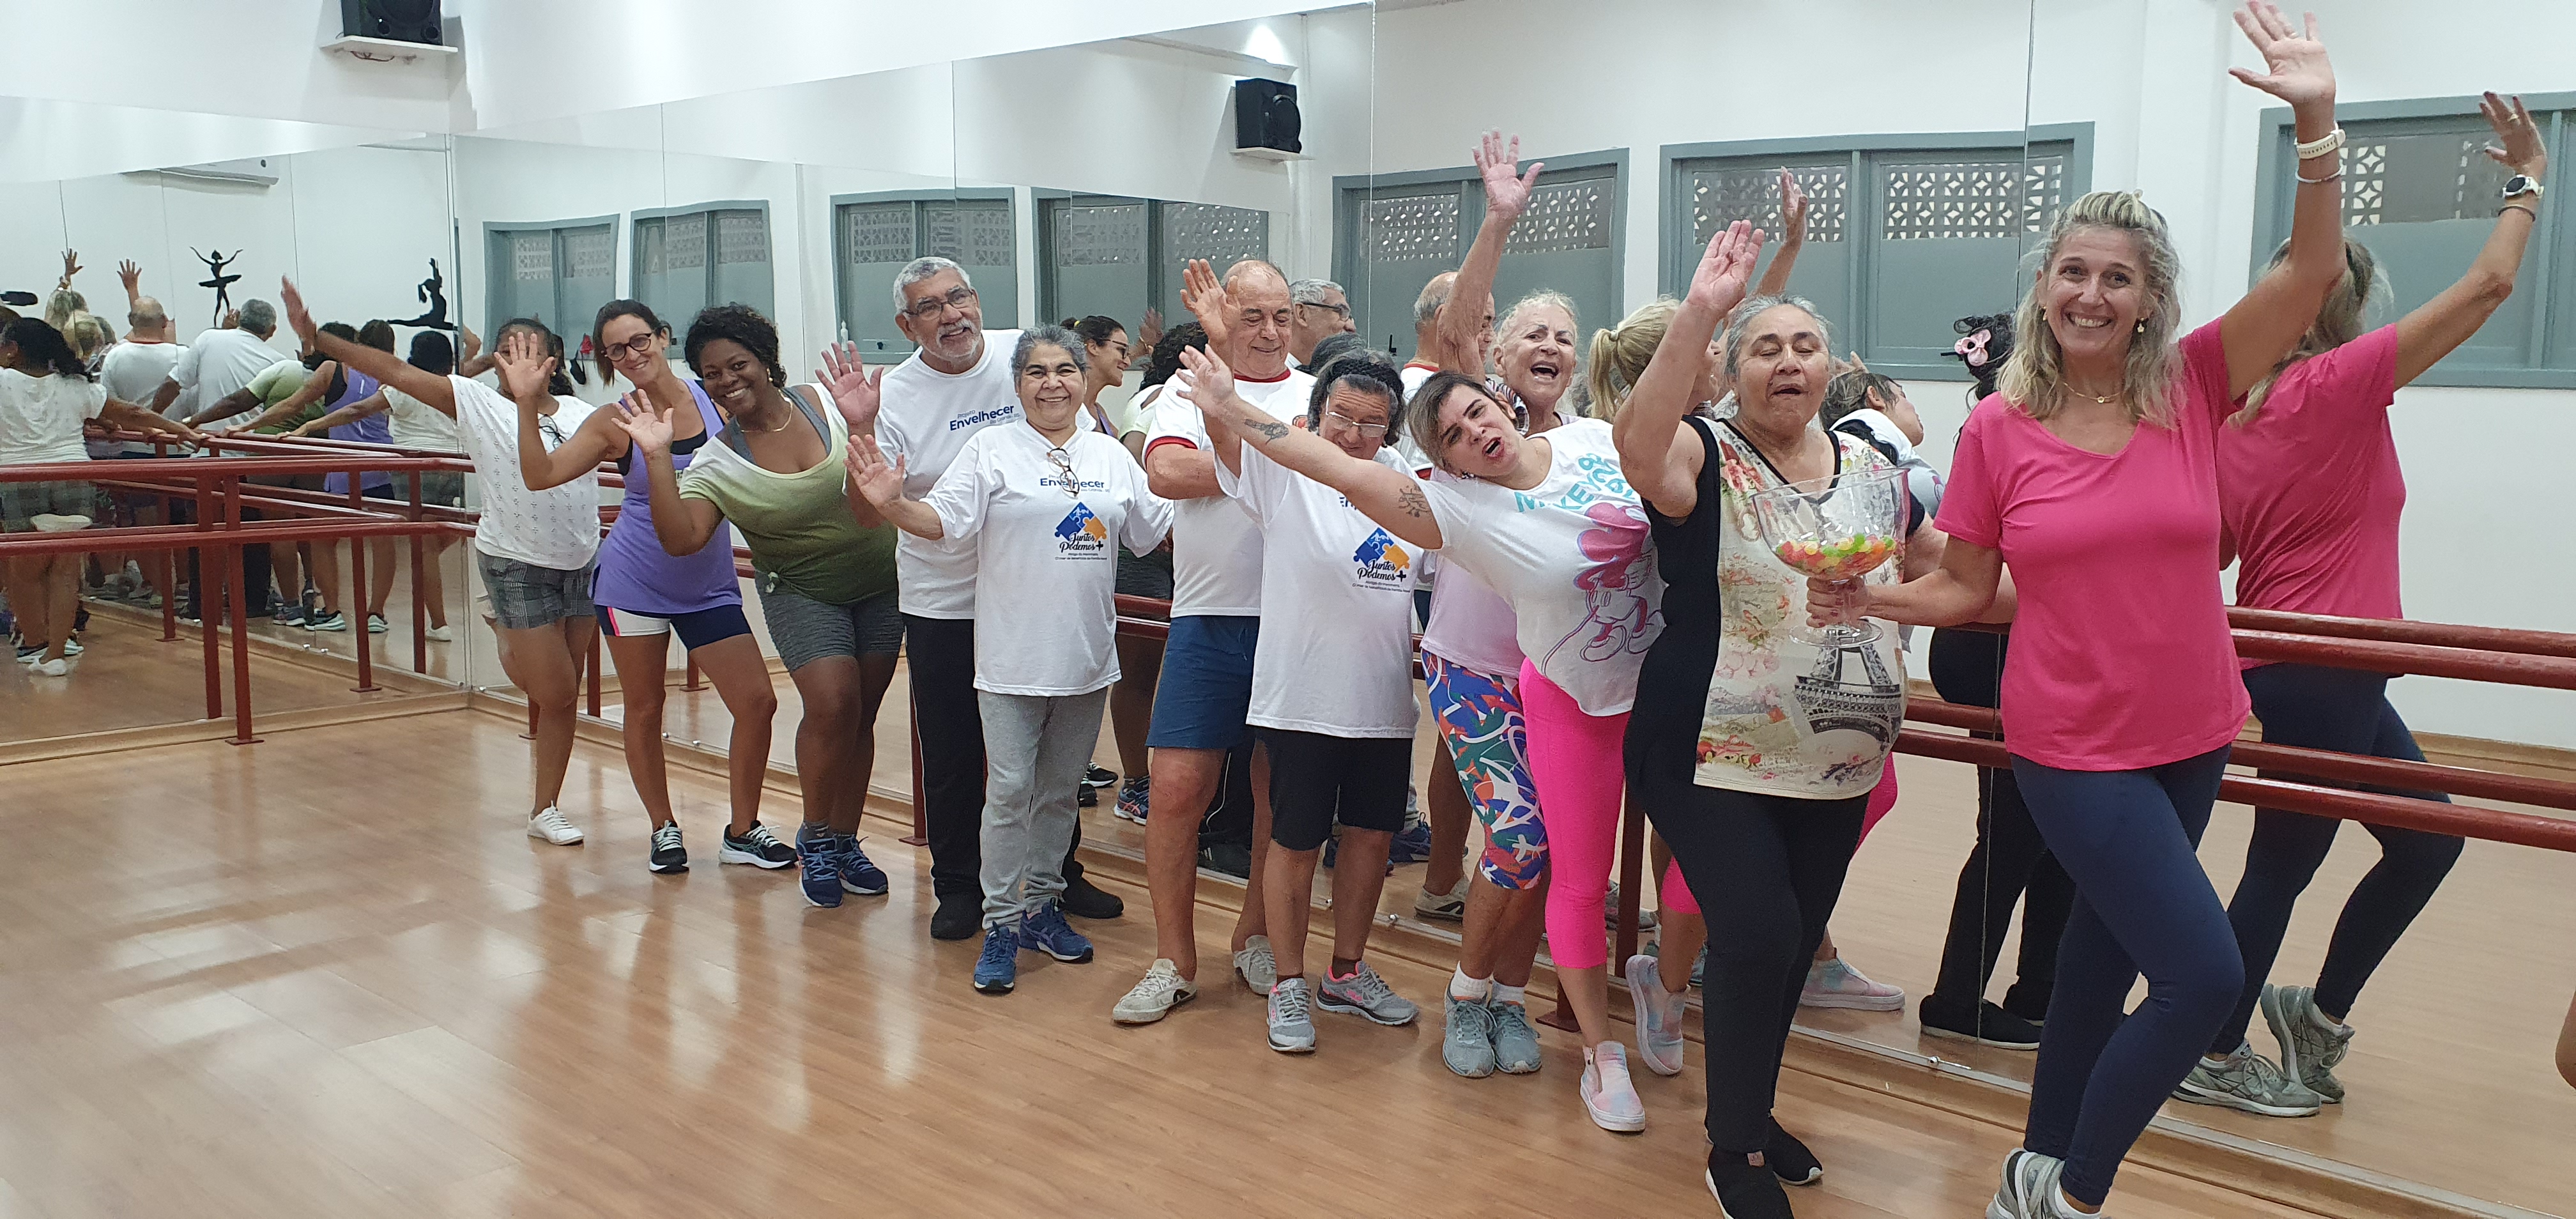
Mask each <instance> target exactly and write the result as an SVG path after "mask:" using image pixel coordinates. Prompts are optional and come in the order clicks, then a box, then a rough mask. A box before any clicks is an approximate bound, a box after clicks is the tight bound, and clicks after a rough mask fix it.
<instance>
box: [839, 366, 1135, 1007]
mask: <svg viewBox="0 0 2576 1219" xmlns="http://www.w3.org/2000/svg"><path fill="white" fill-rule="evenodd" d="M1083 337H1084V336H1082V335H1080V334H1077V333H1076V332H1074V331H1072V330H1069V329H1066V328H1064V327H1061V326H1039V327H1036V328H1033V329H1030V330H1027V331H1023V332H1022V333H1021V334H1020V336H1019V339H1018V342H1017V344H1016V346H1015V350H1014V351H1013V352H1012V354H1011V356H1010V366H1011V367H1012V368H1014V369H1016V370H1017V372H1016V374H1015V378H1014V384H1015V386H1016V389H1017V393H1018V398H1019V404H1020V417H1019V419H1018V421H1017V422H1015V423H1012V424H1009V425H1005V426H1001V427H992V428H985V429H983V430H981V431H978V432H977V433H976V434H975V436H974V438H973V439H970V440H968V441H967V442H966V447H965V448H964V449H962V450H960V451H959V452H958V454H957V456H956V457H955V458H954V459H953V460H951V461H950V462H949V464H948V470H947V472H946V473H945V474H942V475H940V477H939V481H938V482H937V483H936V484H934V485H932V487H931V489H930V494H929V495H927V496H925V497H923V498H922V499H919V500H914V499H909V498H906V497H905V495H904V494H903V487H904V483H905V479H904V470H903V464H904V461H903V458H901V457H896V458H893V459H891V460H889V459H888V458H887V457H886V456H885V454H884V452H883V451H882V450H880V449H879V448H878V447H877V445H876V444H875V442H874V441H873V440H871V439H869V438H866V437H862V438H861V439H860V440H859V442H858V445H857V449H856V451H855V452H854V453H853V454H852V455H851V458H850V478H851V483H852V485H853V486H854V487H855V488H857V490H858V492H859V493H860V494H861V495H863V496H865V497H866V499H867V501H868V503H870V504H871V505H874V506H875V507H876V509H877V510H878V511H879V512H882V513H883V514H884V515H885V516H886V518H887V519H888V520H890V521H892V522H894V524H895V525H896V526H897V527H899V528H901V529H902V530H903V531H904V532H906V533H908V534H912V535H914V536H916V537H922V538H927V539H930V540H933V541H937V540H941V539H954V540H956V541H958V542H971V543H974V545H975V547H976V551H977V556H978V557H977V560H976V565H975V605H976V616H977V618H978V620H979V626H980V628H981V629H980V630H979V631H978V633H977V635H976V643H975V692H976V694H975V697H976V702H977V704H978V706H979V708H980V710H981V712H982V719H983V726H984V756H985V758H986V759H988V761H989V765H990V770H989V772H988V776H987V778H986V780H985V796H984V813H983V824H982V826H981V830H980V834H981V847H982V852H981V859H982V876H981V881H982V884H983V892H984V902H983V922H984V949H983V952H982V953H981V954H979V955H978V956H977V958H976V961H975V970H974V985H975V989H976V990H978V991H981V992H983V993H985V994H988V995H999V994H1008V993H1010V991H1011V990H1012V989H1014V988H1015V987H1016V986H1017V985H1018V979H1019V954H1020V953H1021V952H1022V951H1035V952H1043V953H1045V954H1046V955H1048V956H1050V957H1053V958H1054V959H1056V960H1058V961H1063V962H1067V963H1070V964H1084V963H1088V962H1089V961H1090V960H1091V959H1092V955H1093V953H1092V947H1091V941H1090V940H1089V939H1087V938H1085V937H1084V936H1083V935H1082V933H1080V932H1078V931H1075V930H1074V929H1073V927H1072V925H1071V924H1069V923H1067V922H1066V921H1065V917H1064V911H1063V910H1062V908H1061V907H1060V904H1059V902H1060V898H1061V896H1062V894H1063V892H1064V885H1065V877H1064V873H1063V866H1062V861H1063V859H1064V856H1065V855H1066V853H1067V852H1069V851H1070V850H1071V849H1072V847H1073V836H1074V829H1075V827H1076V825H1077V824H1079V822H1080V819H1081V812H1080V810H1079V809H1078V808H1077V807H1076V805H1075V803H1074V797H1075V790H1076V788H1077V787H1078V786H1079V785H1080V784H1081V782H1082V777H1083V771H1084V770H1085V769H1086V768H1087V767H1089V766H1090V764H1091V754H1092V751H1093V750H1094V749H1096V748H1098V747H1099V744H1100V718H1101V713H1102V711H1103V709H1104V708H1105V707H1106V706H1107V704H1108V699H1109V687H1110V686H1111V685H1112V684H1113V683H1114V682H1116V681H1117V680H1118V659H1117V650H1116V648H1115V647H1114V646H1113V643H1112V641H1113V640H1114V638H1115V637H1116V635H1117V630H1118V609H1117V604H1116V598H1115V596H1114V593H1115V589H1116V585H1117V549H1118V548H1119V547H1120V546H1124V547H1125V548H1126V549H1128V550H1131V551H1135V550H1152V549H1154V548H1155V547H1158V546H1160V545H1162V543H1163V537H1164V535H1165V534H1166V533H1168V532H1170V530H1171V525H1172V506H1171V504H1170V502H1169V501H1166V500H1164V499H1162V498H1161V497H1159V496H1156V495H1155V494H1154V493H1153V492H1152V491H1150V490H1149V489H1147V487H1146V485H1145V472H1144V471H1143V470H1141V469H1139V468H1138V467H1137V465H1136V459H1135V458H1134V457H1133V456H1132V455H1130V454H1129V453H1128V452H1127V449H1126V446H1124V445H1121V444H1119V443H1118V441H1117V440H1116V439H1115V438H1113V437H1111V436H1109V435H1108V434H1107V433H1106V432H1103V431H1101V430H1100V429H1098V428H1096V427H1094V426H1092V421H1091V420H1090V419H1088V418H1086V417H1085V416H1086V414H1087V412H1086V411H1085V410H1084V405H1083V400H1082V394H1083V386H1084V383H1085V377H1084V363H1085V358H1086V357H1085V351H1084V345H1083Z"/></svg>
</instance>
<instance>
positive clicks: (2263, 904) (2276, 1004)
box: [2175, 93, 2549, 1116]
mask: <svg viewBox="0 0 2576 1219" xmlns="http://www.w3.org/2000/svg"><path fill="white" fill-rule="evenodd" d="M2480 108H2481V110H2482V111H2483V112H2484V114H2485V115H2486V119H2487V122H2488V124H2489V125H2490V126H2491V127H2492V128H2493V129H2494V131H2495V135H2496V143H2495V144H2493V145H2491V146H2490V147H2489V148H2488V151H2487V156H2488V157H2489V158H2490V159H2491V160H2493V161H2495V162H2496V163H2498V164H2500V165H2502V166H2503V167H2504V168H2505V169H2507V170H2509V171H2511V173H2512V175H2513V176H2512V177H2511V178H2510V179H2509V180H2508V181H2507V182H2506V183H2505V189H2504V194H2503V196H2502V197H2501V199H2500V200H2499V204H2500V210H2499V211H2497V213H2496V218H2495V225H2494V227H2493V228H2492V229H2491V230H2490V231H2489V232H2488V234H2487V240H2486V245H2485V247H2484V248H2483V249H2481V250H2479V251H2478V256H2477V258H2476V259H2475V260H2474V261H2473V262H2472V263H2471V264H2470V266H2469V270H2468V273H2467V274H2465V275H2463V276H2461V277H2460V279H2459V281H2458V282H2457V283H2454V284H2452V285H2451V286H2450V287H2449V288H2448V289H2445V290H2444V291H2442V292H2441V293H2439V294H2438V295H2436V296H2434V297H2433V299H2431V300H2429V301H2426V302H2425V303H2424V304H2423V305H2421V306H2419V307H2418V308H2416V309H2415V310H2414V311H2412V312H2410V313H2408V314H2407V315H2406V316H2404V317H2402V318H2399V319H2397V321H2396V322H2395V323H2394V324H2392V325H2388V326H2382V327H2380V328H2378V329H2376V330H2371V331H2367V332H2365V331H2364V330H2363V328H2362V319H2363V315H2364V312H2365V311H2366V309H2367V308H2368V306H2369V305H2370V303H2371V301H2372V300H2373V299H2374V297H2375V296H2377V295H2378V294H2379V293H2380V292H2381V285H2382V284H2383V282H2384V281H2383V280H2382V278H2381V275H2380V271H2379V268H2378V265H2377V263H2376V261H2375V260H2374V259H2373V258H2372V257H2371V253H2370V249H2369V247H2367V246H2364V245H2362V244H2361V243H2359V242H2357V241H2349V240H2347V241H2346V242H2345V243H2344V257H2343V264H2344V265H2343V267H2342V275H2341V277H2340V278H2338V279H2337V280H2336V282H2335V286H2334V290H2333V291H2332V292H2330V293H2328V294H2327V296H2326V299H2325V305H2324V307H2323V309H2322V310H2321V311H2320V312H2319V313H2318V315H2317V320H2316V324H2315V325H2314V326H2312V327H2310V328H2309V330H2308V332H2307V334H2306V335H2305V336H2303V337H2302V338H2301V339H2300V340H2299V345H2298V347H2297V348H2296V349H2294V350H2293V351H2292V352H2291V353H2290V355H2289V357H2288V359H2287V361H2286V362H2285V363H2283V365H2282V366H2281V367H2280V368H2279V369H2278V370H2277V371H2275V372H2274V373H2273V374H2272V375H2271V376H2270V377H2269V378H2267V379H2266V380H2265V381H2264V382H2263V383H2262V384H2259V385H2257V386H2255V387H2254V389H2253V391H2252V392H2251V393H2248V394H2247V395H2246V396H2245V400H2244V405H2243V406H2242V408H2240V409H2239V410H2237V412H2236V413H2235V415H2234V416H2233V417H2232V418H2231V419H2230V420H2229V426H2227V427H2226V428H2223V429H2221V430H2220V431H2219V434H2218V492H2219V509H2220V513H2221V515H2222V517H2223V519H2224V520H2225V522H2226V537H2227V538H2228V540H2229V541H2231V542H2232V543H2234V545H2235V550H2236V558H2237V576H2236V603H2237V604H2238V605H2244V606H2251V607H2253V608H2256V609H2269V610H2286V611H2289V612H2292V613H2301V614H2328V615H2340V616H2344V617H2354V618H2402V617H2404V616H2405V610H2404V607H2403V605H2401V604H2400V602H2399V598H2398V583H2399V582H2398V568H2397V551H2398V548H2397V534H2398V514H2399V512H2400V511H2401V510H2402V509H2403V507H2404V505H2405V500H2406V481H2405V475H2404V473H2403V471H2402V470H2401V469H2400V468H2399V465H2398V460H2397V442H2396V439H2395V436H2394V435H2393V433H2392V432H2391V430H2390V428H2389V421H2388V408H2389V407H2390V406H2391V405H2393V404H2394V403H2395V402H2396V399H2397V391H2398V390H2399V389H2401V388H2403V387H2405V386H2406V385H2408V384H2409V383H2411V382H2413V381H2414V380H2415V379H2416V378H2417V377H2420V376H2422V375H2423V374H2424V372H2425V371H2426V370H2427V369H2429V368H2431V367H2432V366H2433V364H2434V363H2435V362H2437V361H2439V360H2441V359H2442V358H2443V357H2444V356H2447V355H2449V354H2451V353H2452V352H2453V351H2454V350H2457V349H2458V348H2459V346H2460V344H2462V343H2465V342H2467V341H2468V340H2469V338H2470V337H2471V336H2472V335H2475V334H2476V333H2477V332H2478V329H2479V328H2480V327H2481V326H2483V325H2484V324H2485V323H2486V320H2487V319H2488V317H2490V316H2492V315H2493V314H2494V312H2495V311H2496V309H2497V308H2498V307H2499V306H2501V305H2503V304H2504V302H2505V300H2506V299H2507V298H2509V297H2510V296H2511V295H2512V294H2513V289H2514V277H2515V272H2516V271H2517V270H2518V269H2519V268H2520V267H2521V265H2522V259H2523V252H2524V250H2525V248H2526V247H2527V246H2528V245H2529V244H2530V242H2531V235H2532V230H2533V229H2534V228H2535V227H2537V226H2538V224H2539V222H2540V221H2539V215H2538V207H2537V206H2536V205H2537V204H2538V203H2539V201H2540V183H2541V182H2542V181H2543V180H2544V179H2546V178H2547V177H2548V173H2549V153H2548V150H2547V148H2546V147H2545V146H2544V145H2543V143H2542V141H2541V135H2540V128H2539V127H2538V126H2537V125H2536V124H2535V123H2533V121H2532V118H2531V113H2530V111H2528V110H2526V109H2524V108H2523V105H2522V101H2521V99H2520V98H2515V99H2512V100H2511V101H2510V102H2508V101H2507V100H2506V99H2505V98H2502V97H2499V96H2497V95H2496V94H2493V93H2489V94H2487V95H2486V96H2485V97H2484V98H2483V99H2482V100H2481V102H2480ZM2288 257H2289V250H2288V249H2287V248H2286V247H2284V248H2283V249H2282V251H2281V252H2280V253H2279V254H2278V255H2277V256H2275V258H2274V260H2273V261H2274V265H2275V266H2276V267H2277V266H2279V265H2280V264H2281V263H2282V262H2284V261H2286V260H2287V259H2288ZM2244 680H2245V689H2246V691H2247V693H2248V694H2249V695H2250V696H2251V697H2252V699H2253V703H2254V715H2255V718H2256V719H2259V720H2261V721H2262V724H2263V739H2264V740H2265V741H2267V742H2272V743H2276V744H2283V745H2293V746H2298V747H2302V748H2307V749H2324V750H2331V751H2334V752H2337V753H2351V754H2362V755H2367V756H2374V757H2383V758H2396V759H2399V760H2401V761H2409V762H2421V761H2423V760H2424V753H2423V751H2422V750H2421V749H2418V748H2417V747H2416V745H2415V736H2414V734H2413V733H2412V732H2410V731H2408V730H2407V727H2406V721H2405V720H2404V719H2402V718H2400V717H2399V716H2398V714H2397V709H2396V707H2394V706H2393V705H2391V704H2390V703H2389V701H2388V697H2387V688H2388V678H2387V676H2386V675H2384V674H2378V673H2365V672H2362V671H2360V670H2357V669H2335V668H2327V667H2324V666H2321V665H2302V664H2279V663H2267V662H2264V661H2247V662H2246V664H2245V670H2244ZM2310 781H2313V780H2310ZM2328 785H2329V786H2341V784H2328ZM2408 794H2410V795H2414V796H2417V797H2418V798H2421V799H2426V800H2439V801H2443V802H2445V803H2447V802H2449V800H2450V797H2448V796H2445V795H2442V794H2441V793H2438V792H2412V793H2408ZM2342 828H2343V822H2342V821H2340V820H2336V819H2334V818H2330V817H2318V816H2313V815H2310V814H2306V813H2293V812H2286V811H2283V810H2279V809H2256V810H2255V812H2254V836H2253V839H2252V841H2251V842H2250V843H2248V844H2247V846H2246V851H2245V871H2244V874H2243V878H2242V879H2240V880H2239V881H2238V882H2237V885H2236V895H2235V897H2234V898H2233V899H2232V900H2230V901H2229V902H2228V905H2227V917H2228V920H2229V922H2230V923H2231V924H2233V925H2234V927H2235V929H2236V942H2237V946H2238V948H2239V949H2240V950H2242V952H2243V953H2244V957H2245V990H2244V992H2243V993H2242V994H2241V995H2239V996H2238V999H2237V1003H2236V1010H2235V1011H2234V1012H2233V1013H2232V1014H2230V1015H2229V1017H2228V1020H2227V1023H2226V1024H2224V1025H2222V1026H2220V1028H2219V1030H2218V1036H2217V1038H2216V1040H2214V1041H2212V1042H2211V1043H2210V1045H2209V1052H2208V1054H2207V1055H2205V1056H2204V1057H2203V1058H2202V1060H2201V1063H2200V1065H2198V1066H2195V1067H2193V1068H2192V1073H2191V1074H2190V1075H2188V1076H2186V1077H2184V1079H2183V1083H2182V1088H2181V1090H2180V1091H2177V1092H2176V1093H2175V1096H2176V1097H2177V1098H2179V1099H2183V1100H2192V1101H2200V1102H2202V1103H2212V1104H2219V1105H2224V1106H2227V1107H2229V1108H2233V1109H2240V1110H2244V1111H2246V1112H2250V1113H2256V1114H2262V1115H2266V1116H2282V1115H2283V1114H2284V1111H2289V1112H2292V1113H2296V1112H2313V1111H2314V1110H2313V1105H2314V1103H2316V1102H2323V1103H2326V1104H2339V1103H2341V1102H2342V1101H2343V1099H2344V1086H2343V1082H2342V1081H2341V1080H2339V1079H2337V1078H2336V1077H2335V1073H2334V1068H2335V1066H2336V1064H2338V1063H2339V1062H2341V1061H2342V1059H2343V1056H2344V1054H2345V1052H2346V1051H2347V1050H2348V1049H2349V1048H2350V1046H2351V1043H2352V1035H2353V1033H2352V1026H2351V1025H2350V1024H2349V1023H2347V1021H2346V1017H2348V1016H2350V1015H2351V1013H2352V1005H2353V1003H2354V1001H2355V1000H2357V999H2359V998H2360V997H2361V990H2362V987H2363V985H2364V984H2365V983H2367V982H2368V981H2369V979H2370V975H2371V972H2372V971H2373V970H2375V969H2376V968H2377V967H2378V965H2379V963H2380V961H2381V960H2382V959H2383V958H2384V957H2385V956H2386V955H2387V954H2388V952H2389V950H2390V949H2392V948H2394V947H2396V944H2397V940H2398V938H2399V937H2400V936H2403V935H2404V934H2405V933H2406V929H2407V927H2408V925H2409V924H2411V923H2412V922H2413V921H2414V919H2415V916H2416V915H2417V914H2419V913H2421V912H2422V911H2423V909H2424V906H2425V904H2426V903H2428V902H2430V901H2431V900H2432V899H2433V893H2434V890H2436V889H2438V888H2439V887H2440V886H2441V884H2442V879H2443V878H2444V877H2445V876H2448V875H2449V874H2450V871H2451V865H2452V864H2454V863H2456V862H2457V861H2458V860H2459V857H2460V851H2461V848H2462V846H2463V845H2464V844H2463V841H2462V840H2461V839H2460V838H2458V837H2456V836H2454V835H2450V834H2435V833H2429V832H2427V831H2424V830H2410V829H2404V828H2400V827H2397V826H2386V825H2367V824H2365V825H2364V826H2363V828H2364V829H2366V830H2368V831H2369V832H2370V836H2371V837H2372V838H2373V839H2375V840H2376V841H2377V842H2378V844H2379V861H2378V862H2377V863H2375V864H2372V865H2371V868H2370V871H2369V872H2368V873H2367V874H2365V875H2364V876H2363V877H2362V878H2361V882H2360V883H2359V884H2358V885H2356V886H2354V888H2353V891H2352V896H2351V897H2350V898H2349V899H2348V900H2347V901H2346V902H2345V903H2344V907H2343V913H2342V914H2341V915H2340V916H2339V917H2338V918H2337V919H2336V922H2335V930H2334V936H2333V938H2332V939H2331V940H2330V941H2329V942H2328V945H2327V948H2326V956H2325V961H2324V963H2323V965H2322V966H2320V967H2319V969H2318V972H2317V976H2316V980H2315V984H2314V985H2312V986H2284V987H2274V986H2271V985H2269V984H2268V983H2267V982H2266V975H2268V974H2269V973H2270V972H2271V970H2272V965H2273V962H2274V960H2275V958H2276V957H2277V956H2278V955H2279V953H2280V950H2281V940H2282V938H2283V936H2284V935H2286V934H2287V933H2288V931H2289V924H2290V912H2291V910H2292V909H2293V908H2294V907H2295V906H2296V905H2297V902H2298V898H2299V894H2300V892H2301V891H2302V890H2303V889H2305V888H2306V887H2307V884H2308V881H2309V880H2310V878H2312V877H2314V876H2315V875H2316V871H2317V868H2318V866H2319V865H2321V864H2323V863H2324V862H2325V858H2326V853H2327V852H2328V851H2329V850H2330V849H2331V848H2332V847H2333V845H2334V840H2335V836H2336V833H2337V832H2338V831H2340V830H2341V829H2342ZM2258 1008H2259V1009H2260V1010H2261V1011H2262V1013H2263V1020H2264V1023H2265V1024H2266V1025H2268V1026H2270V1029H2271V1032H2272V1037H2273V1040H2274V1042H2275V1044H2277V1045H2278V1046H2279V1047H2280V1051H2281V1062H2280V1068H2281V1069H2280V1070H2279V1072H2277V1073H2273V1072H2268V1071H2265V1070H2263V1069H2262V1064H2261V1063H2260V1060H2259V1059H2257V1058H2256V1057H2255V1056H2254V1055H2253V1054H2252V1052H2251V1050H2250V1047H2249V1044H2248V1042H2247V1040H2246V1036H2247V1033H2248V1032H2249V1030H2250V1028H2251V1026H2252V1023H2253V1019H2254V1013H2255V1011H2256V1010H2257V1009H2258ZM2300 1090H2304V1091H2303V1092H2302V1091H2300Z"/></svg>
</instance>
